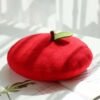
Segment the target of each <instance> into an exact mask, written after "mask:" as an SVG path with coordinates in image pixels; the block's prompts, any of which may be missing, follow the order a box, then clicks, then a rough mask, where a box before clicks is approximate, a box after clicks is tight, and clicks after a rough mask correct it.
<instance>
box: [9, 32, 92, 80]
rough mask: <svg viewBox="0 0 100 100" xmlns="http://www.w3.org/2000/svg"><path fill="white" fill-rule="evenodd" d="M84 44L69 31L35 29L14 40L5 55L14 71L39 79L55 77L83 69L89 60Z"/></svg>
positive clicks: (58, 78) (57, 78) (60, 77)
mask: <svg viewBox="0 0 100 100" xmlns="http://www.w3.org/2000/svg"><path fill="white" fill-rule="evenodd" d="M92 58H93V56H92V53H91V50H90V49H89V48H88V46H87V45H86V44H85V43H84V42H83V41H81V40H80V39H78V38H77V37H74V36H72V34H71V33H69V32H60V33H58V34H55V33H54V32H53V31H51V32H50V33H42V34H41V33H38V34H34V35H30V36H26V37H24V38H22V39H21V40H19V41H18V42H17V43H16V44H14V45H13V46H12V47H11V48H10V50H9V52H8V56H7V60H8V64H9V66H10V67H11V69H12V70H13V71H15V72H16V73H18V74H20V75H22V76H24V77H26V78H28V79H31V80H39V81H59V80H66V79H70V78H73V77H75V76H78V75H80V74H81V73H82V72H84V71H85V70H86V69H87V67H89V65H90V63H91V61H92Z"/></svg>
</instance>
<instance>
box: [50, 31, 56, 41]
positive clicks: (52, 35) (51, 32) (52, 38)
mask: <svg viewBox="0 0 100 100" xmlns="http://www.w3.org/2000/svg"><path fill="white" fill-rule="evenodd" d="M50 34H51V40H54V36H55V33H54V31H50Z"/></svg>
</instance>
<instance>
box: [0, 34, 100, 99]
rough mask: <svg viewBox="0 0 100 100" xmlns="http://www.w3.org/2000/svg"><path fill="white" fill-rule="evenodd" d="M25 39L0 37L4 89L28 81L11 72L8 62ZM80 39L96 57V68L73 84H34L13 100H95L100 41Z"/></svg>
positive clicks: (99, 91) (98, 91)
mask: <svg viewBox="0 0 100 100" xmlns="http://www.w3.org/2000/svg"><path fill="white" fill-rule="evenodd" d="M24 35H25V34H24ZM24 35H22V36H20V34H18V35H12V34H6V33H0V87H6V86H10V85H11V84H13V83H16V82H22V81H25V80H27V79H25V78H23V77H21V76H19V75H18V74H16V73H14V72H13V71H11V70H10V69H9V67H8V64H7V59H6V56H7V52H8V50H9V48H10V47H11V46H12V44H14V43H15V42H16V41H17V40H19V39H20V38H21V37H23V36H24ZM75 35H76V36H78V35H77V34H75ZM80 38H81V39H82V40H83V41H84V42H85V43H86V44H87V45H88V46H89V47H90V49H91V50H92V52H93V56H94V58H93V61H92V64H91V65H90V67H89V69H88V70H87V71H86V72H85V73H83V74H82V75H81V76H79V77H76V78H74V79H72V80H66V81H61V82H58V83H46V82H36V81H34V83H35V84H34V85H30V86H28V87H26V88H23V89H21V91H19V92H16V93H10V96H11V98H12V100H26V99H28V100H93V98H94V97H96V96H98V95H100V75H99V74H100V67H99V66H100V47H99V44H100V39H97V38H93V37H89V36H81V37H80ZM0 100H8V98H7V96H6V95H1V96H0Z"/></svg>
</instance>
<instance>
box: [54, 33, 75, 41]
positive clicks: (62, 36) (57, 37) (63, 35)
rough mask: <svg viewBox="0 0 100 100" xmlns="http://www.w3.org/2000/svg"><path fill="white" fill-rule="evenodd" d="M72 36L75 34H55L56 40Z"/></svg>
mask: <svg viewBox="0 0 100 100" xmlns="http://www.w3.org/2000/svg"><path fill="white" fill-rule="evenodd" d="M72 35H73V33H70V32H60V33H57V34H55V36H54V40H57V39H60V38H64V37H69V36H72Z"/></svg>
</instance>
